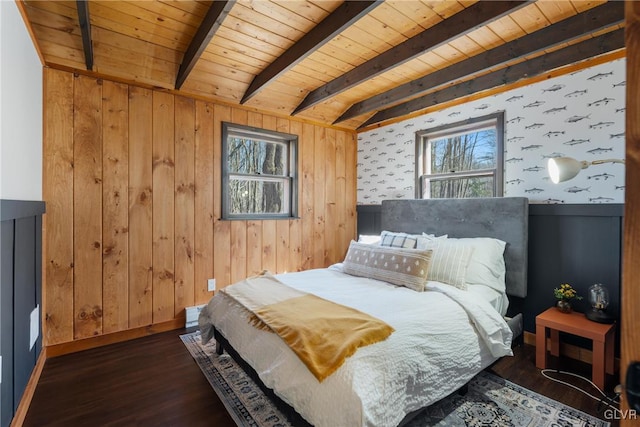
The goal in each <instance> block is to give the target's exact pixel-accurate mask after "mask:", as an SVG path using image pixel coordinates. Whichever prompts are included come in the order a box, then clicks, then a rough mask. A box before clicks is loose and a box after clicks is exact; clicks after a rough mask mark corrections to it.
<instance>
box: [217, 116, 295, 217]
mask: <svg viewBox="0 0 640 427" xmlns="http://www.w3.org/2000/svg"><path fill="white" fill-rule="evenodd" d="M223 140H224V141H225V144H224V146H223V218H228V219H232V218H256V217H260V218H272V217H292V216H295V205H296V203H294V200H295V194H296V192H295V188H293V187H294V185H295V184H296V180H295V170H296V167H295V161H296V150H295V149H296V143H297V137H296V136H295V135H288V134H282V133H279V132H272V131H266V130H262V129H255V128H249V127H244V126H239V125H232V124H228V123H223Z"/></svg>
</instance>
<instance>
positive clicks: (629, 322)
mask: <svg viewBox="0 0 640 427" xmlns="http://www.w3.org/2000/svg"><path fill="white" fill-rule="evenodd" d="M625 4H626V11H625V15H626V23H625V28H626V31H627V33H626V46H627V86H626V89H627V104H626V106H627V107H626V108H627V109H626V111H625V115H626V117H625V119H626V129H625V135H626V149H625V158H626V165H625V186H626V188H625V197H624V233H623V235H624V240H623V249H622V253H623V258H622V289H621V295H620V302H621V304H622V307H621V314H622V318H621V319H620V347H621V349H620V354H621V361H620V364H621V366H620V382H621V383H622V384H623V385H625V386H626V387H627V389H628V388H630V387H629V385H630V384H629V381H627V378H626V376H627V370H628V369H629V364H630V363H632V362H637V361H640V329H638V324H639V322H640V312H639V311H638V305H637V304H638V301H640V263H639V262H638V257H639V256H640V210H639V209H640V2H636V1H626V2H625ZM633 381H636V384H637V377H636V378H634V379H633ZM635 391H637V390H635ZM628 397H629V396H628V395H626V394H625V395H623V396H622V404H621V405H620V409H621V410H622V412H621V414H622V415H625V414H626V416H624V417H622V419H621V422H620V426H621V427H631V426H637V425H638V420H637V416H631V415H630V414H632V413H631V412H629V409H634V407H633V406H632V405H630V402H629V399H628Z"/></svg>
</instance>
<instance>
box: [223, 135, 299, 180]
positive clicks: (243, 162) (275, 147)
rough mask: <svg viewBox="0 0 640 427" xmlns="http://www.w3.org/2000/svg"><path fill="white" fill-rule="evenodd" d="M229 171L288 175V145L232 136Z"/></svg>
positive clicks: (230, 138)
mask: <svg viewBox="0 0 640 427" xmlns="http://www.w3.org/2000/svg"><path fill="white" fill-rule="evenodd" d="M228 144H229V147H228V150H229V156H228V159H229V172H230V173H243V174H252V175H258V174H266V175H278V176H287V174H288V173H289V171H288V168H287V166H288V162H289V161H288V159H287V154H288V152H287V146H286V145H285V144H282V143H277V142H271V141H260V140H255V139H249V138H242V137H237V136H230V137H229V141H228Z"/></svg>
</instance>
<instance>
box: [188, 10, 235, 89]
mask: <svg viewBox="0 0 640 427" xmlns="http://www.w3.org/2000/svg"><path fill="white" fill-rule="evenodd" d="M234 4H235V0H224V1H222V0H215V1H213V2H212V3H211V6H210V7H209V10H208V11H207V14H206V15H205V17H204V19H203V20H202V23H201V24H200V27H198V30H197V31H196V34H195V35H194V36H193V39H192V40H191V43H190V44H189V47H188V48H187V51H186V52H185V53H184V58H183V59H182V63H181V64H180V69H179V70H178V75H177V76H176V89H180V88H181V87H182V85H183V84H184V82H185V80H186V79H187V77H188V76H189V73H190V72H191V70H193V67H194V66H195V65H196V62H198V59H199V58H200V55H202V52H204V50H205V49H206V48H207V45H208V44H209V42H210V41H211V39H212V38H213V36H214V34H215V33H216V31H218V28H220V25H222V21H224V19H225V18H226V17H227V15H228V14H229V11H230V10H231V8H232V7H233V5H234Z"/></svg>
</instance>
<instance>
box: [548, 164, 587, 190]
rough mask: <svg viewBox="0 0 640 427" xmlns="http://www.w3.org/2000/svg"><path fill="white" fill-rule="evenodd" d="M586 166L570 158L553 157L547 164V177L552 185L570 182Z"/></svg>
mask: <svg viewBox="0 0 640 427" xmlns="http://www.w3.org/2000/svg"><path fill="white" fill-rule="evenodd" d="M587 166H588V163H587V162H579V161H578V160H576V159H574V158H572V157H554V158H552V159H549V161H548V162H547V169H548V171H549V176H550V177H551V181H552V182H553V183H554V184H557V183H559V182H563V181H568V180H570V179H571V178H573V177H574V176H576V175H578V173H579V172H580V170H581V169H584V168H586V167H587Z"/></svg>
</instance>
